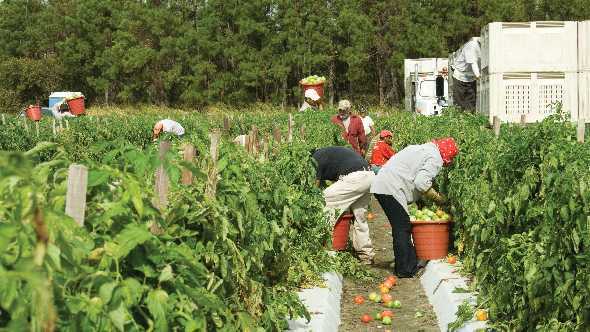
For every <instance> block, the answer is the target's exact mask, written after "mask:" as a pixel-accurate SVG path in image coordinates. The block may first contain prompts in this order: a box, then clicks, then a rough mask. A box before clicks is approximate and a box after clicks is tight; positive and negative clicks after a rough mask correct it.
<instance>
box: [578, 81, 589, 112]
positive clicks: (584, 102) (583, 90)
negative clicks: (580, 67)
mask: <svg viewBox="0 0 590 332" xmlns="http://www.w3.org/2000/svg"><path fill="white" fill-rule="evenodd" d="M578 84H579V95H578V98H579V102H578V109H579V112H578V114H579V116H581V117H582V118H583V119H584V120H585V122H586V123H588V122H590V70H586V71H582V72H580V73H579V74H578Z"/></svg>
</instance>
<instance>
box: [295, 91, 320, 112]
mask: <svg viewBox="0 0 590 332" xmlns="http://www.w3.org/2000/svg"><path fill="white" fill-rule="evenodd" d="M321 99H322V98H321V97H320V95H319V94H318V92H317V91H316V90H315V89H307V90H305V100H304V101H303V105H301V108H299V112H303V111H305V110H307V109H309V108H313V109H315V108H319V109H323V107H322V103H321Z"/></svg>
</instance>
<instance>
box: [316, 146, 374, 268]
mask: <svg viewBox="0 0 590 332" xmlns="http://www.w3.org/2000/svg"><path fill="white" fill-rule="evenodd" d="M312 159H313V161H314V167H315V169H316V184H317V185H318V186H321V187H323V185H324V183H325V181H331V182H333V183H332V184H331V185H330V186H329V187H328V188H326V189H324V191H323V196H324V200H325V202H326V208H325V212H326V213H327V214H328V215H329V217H330V222H331V225H332V226H334V225H335V224H336V221H337V220H338V219H339V218H340V216H341V215H342V214H343V213H344V212H346V211H348V210H352V213H353V214H354V218H355V221H354V224H353V232H352V245H353V247H354V249H355V251H356V252H357V255H358V257H359V259H360V261H361V262H362V263H363V264H367V265H371V264H373V257H374V256H375V253H374V250H373V244H372V243H371V238H370V236H369V224H368V223H367V216H366V215H367V208H368V206H369V202H370V199H371V194H370V193H369V188H370V187H371V182H372V181H373V178H374V177H375V174H374V173H373V172H372V171H371V170H370V168H369V164H368V163H367V161H366V160H365V159H363V158H362V157H361V156H359V155H358V154H357V153H355V152H354V151H353V150H351V149H350V148H347V147H343V146H331V147H326V148H322V149H317V150H314V151H312Z"/></svg>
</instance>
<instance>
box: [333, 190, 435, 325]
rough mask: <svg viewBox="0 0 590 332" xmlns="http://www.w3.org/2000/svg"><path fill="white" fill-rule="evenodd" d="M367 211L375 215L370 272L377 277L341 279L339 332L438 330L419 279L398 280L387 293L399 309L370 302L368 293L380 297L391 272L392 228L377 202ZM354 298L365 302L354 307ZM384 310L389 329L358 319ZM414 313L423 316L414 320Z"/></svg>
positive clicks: (370, 222) (371, 225)
mask: <svg viewBox="0 0 590 332" xmlns="http://www.w3.org/2000/svg"><path fill="white" fill-rule="evenodd" d="M370 210H371V211H372V212H373V213H374V214H375V218H374V219H373V220H370V221H369V227H370V232H371V239H372V241H373V247H374V248H375V264H374V265H373V266H371V267H369V269H370V270H371V271H372V272H373V273H374V274H375V275H376V276H377V278H376V280H374V281H359V280H355V279H350V278H345V279H344V290H343V293H342V303H341V310H342V312H341V319H342V324H341V325H340V328H339V331H341V332H348V331H351V332H352V331H354V332H357V331H359V332H361V331H380V332H382V331H385V330H392V331H425V332H430V331H440V330H439V328H438V325H437V321H436V315H435V313H434V311H433V309H432V306H431V305H430V303H429V302H428V298H427V297H426V294H425V293H424V290H423V288H422V285H421V284H420V278H419V277H414V278H404V279H398V281H397V286H394V287H393V288H392V290H391V292H390V294H391V295H393V298H394V300H399V301H400V302H401V303H402V307H401V308H400V309H387V308H385V307H383V305H382V304H377V303H373V302H371V301H369V299H368V295H369V293H371V292H376V293H377V294H379V284H380V283H381V282H383V280H384V279H385V278H386V277H387V276H389V275H391V274H392V271H393V268H391V267H390V264H391V263H392V262H393V244H392V243H393V240H392V237H391V226H390V225H389V222H388V221H387V217H386V216H385V213H383V210H382V209H381V207H380V206H379V203H377V202H376V201H372V203H371V209H370ZM356 295H362V296H363V297H364V298H365V303H363V304H360V305H358V304H355V303H354V301H353V299H354V297H355V296H356ZM383 310H392V311H393V314H394V316H393V320H392V324H391V325H389V326H385V325H383V324H381V322H380V321H376V320H373V321H372V322H370V323H368V324H365V323H363V322H361V320H360V318H361V316H362V315H363V314H365V313H367V314H369V315H371V316H372V317H374V315H375V313H377V312H381V311H383ZM416 312H420V313H422V317H419V318H416V317H415V315H416Z"/></svg>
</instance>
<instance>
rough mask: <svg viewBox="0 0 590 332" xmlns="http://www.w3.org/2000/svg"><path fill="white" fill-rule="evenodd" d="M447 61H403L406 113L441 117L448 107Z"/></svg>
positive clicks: (430, 59) (433, 59)
mask: <svg viewBox="0 0 590 332" xmlns="http://www.w3.org/2000/svg"><path fill="white" fill-rule="evenodd" d="M448 67H449V59H445V58H422V59H405V60H404V85H405V92H406V100H405V108H406V111H409V112H416V113H419V114H422V115H441V114H442V111H443V109H445V108H446V107H448V105H449V102H450V101H449V83H448V82H449V81H448V78H449V77H448V73H449V70H448Z"/></svg>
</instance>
